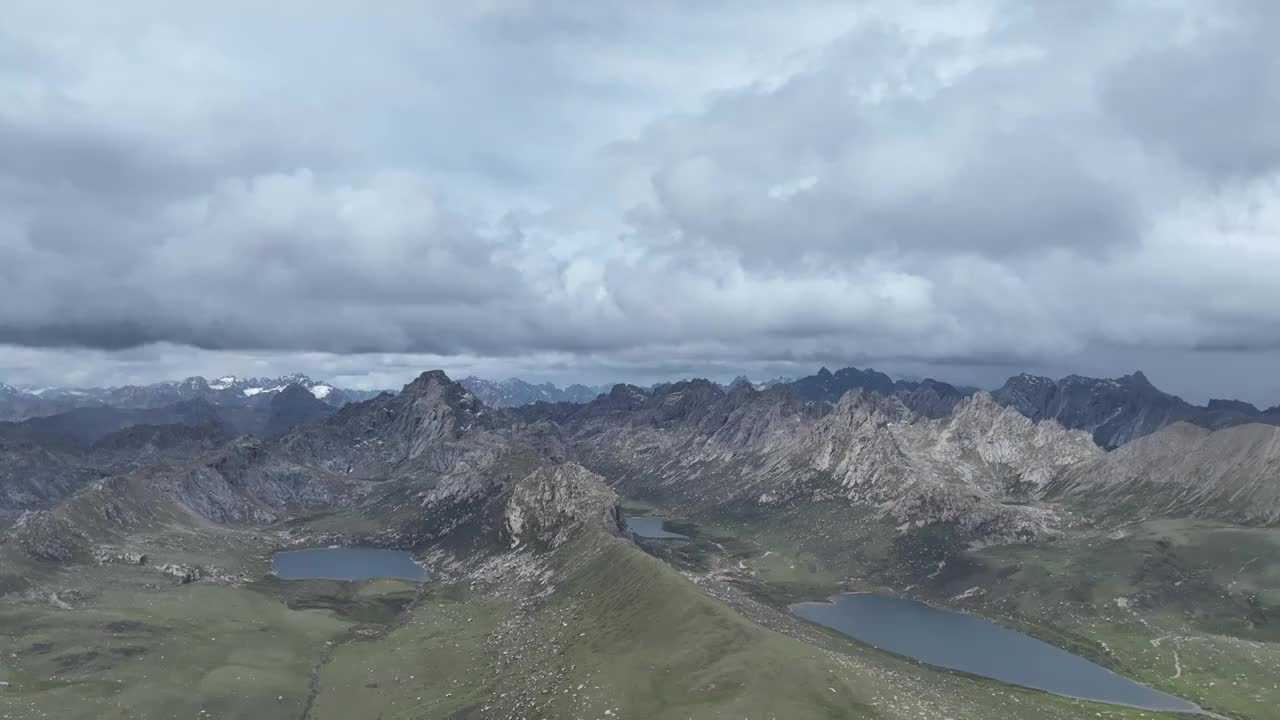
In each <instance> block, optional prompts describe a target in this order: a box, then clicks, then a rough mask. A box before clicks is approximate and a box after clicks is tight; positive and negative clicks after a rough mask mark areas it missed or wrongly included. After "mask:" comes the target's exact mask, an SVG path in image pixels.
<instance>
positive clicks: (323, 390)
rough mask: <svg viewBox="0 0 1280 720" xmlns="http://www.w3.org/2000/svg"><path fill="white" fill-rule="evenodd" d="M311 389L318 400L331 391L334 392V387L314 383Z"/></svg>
mask: <svg viewBox="0 0 1280 720" xmlns="http://www.w3.org/2000/svg"><path fill="white" fill-rule="evenodd" d="M309 389H310V390H311V394H312V395H315V396H316V399H317V400H323V399H325V398H326V397H328V396H329V393H331V392H333V388H332V387H330V386H328V385H312V386H311V387H310V388H309Z"/></svg>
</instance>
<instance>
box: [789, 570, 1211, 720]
mask: <svg viewBox="0 0 1280 720" xmlns="http://www.w3.org/2000/svg"><path fill="white" fill-rule="evenodd" d="M791 611H792V612H793V613H795V614H796V615H797V616H799V617H802V618H804V619H805V620H809V621H811V622H815V623H818V624H819V625H825V626H827V627H829V628H831V629H833V630H837V631H839V632H841V633H843V634H845V635H848V636H849V637H852V638H855V639H857V640H861V641H862V642H864V643H867V644H868V645H874V646H875V647H878V648H880V649H882V650H888V651H889V652H893V653H897V654H899V655H905V656H907V657H910V658H914V659H916V660H919V661H920V662H924V663H928V664H930V665H937V666H940V667H944V668H949V669H951V670H959V671H961V672H966V673H970V674H973V675H981V676H983V677H988V678H992V679H995V680H1000V681H1002V682H1006V683H1010V684H1012V685H1021V686H1023V687H1029V688H1035V689H1037V690H1044V691H1047V692H1051V693H1054V694H1057V695H1065V696H1067V697H1073V698H1079V699H1082V700H1096V701H1099V702H1105V703H1112V704H1116V705H1128V706H1130V707H1136V708H1142V709H1145V710H1161V711H1172V712H1186V713H1196V712H1201V710H1200V707H1199V706H1197V705H1196V704H1195V703H1191V702H1188V701H1186V700H1183V699H1182V698H1178V697H1174V696H1172V695H1169V694H1166V693H1163V692H1160V691H1159V690H1155V689H1152V688H1149V687H1147V686H1146V685H1142V684H1139V683H1137V682H1134V681H1133V680H1130V679H1129V678H1126V677H1124V676H1122V675H1117V674H1115V673H1113V672H1111V671H1110V670H1107V669H1106V668H1104V667H1101V666H1099V665H1095V664H1094V663H1092V662H1089V661H1088V660H1085V659H1084V658H1082V657H1079V656H1076V655H1072V654H1071V653H1069V652H1067V651H1065V650H1062V649H1060V648H1057V647H1054V646H1053V645H1050V644H1048V643H1045V642H1041V641H1040V640H1037V639H1035V638H1033V637H1031V636H1030V635H1026V634H1023V633H1020V632H1017V631H1016V630H1011V629H1009V628H1006V627H1003V626H1001V625H997V624H995V623H992V622H989V621H987V620H984V619H983V618H980V617H978V616H977V615H970V614H968V613H957V612H950V611H948V610H940V609H938V608H935V607H930V606H929V605H926V604H924V603H920V602H915V601H913V600H902V599H899V598H893V597H887V596H884V595H876V594H873V593H851V594H847V595H837V596H836V597H833V598H831V602H825V603H799V604H796V605H792V606H791Z"/></svg>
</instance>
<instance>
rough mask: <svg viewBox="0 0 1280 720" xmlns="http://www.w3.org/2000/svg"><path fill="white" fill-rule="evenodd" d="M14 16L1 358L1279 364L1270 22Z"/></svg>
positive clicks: (1278, 208) (936, 14) (668, 10)
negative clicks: (1147, 357) (1201, 360)
mask: <svg viewBox="0 0 1280 720" xmlns="http://www.w3.org/2000/svg"><path fill="white" fill-rule="evenodd" d="M20 5H21V7H20V8H18V10H19V11H20V12H16V13H15V14H14V18H13V19H12V20H13V21H12V22H10V23H6V25H7V27H6V29H5V31H4V32H5V33H6V34H4V35H0V282H2V283H3V285H2V287H0V294H2V296H0V343H8V344H11V345H20V346H29V347H31V348H39V347H57V348H64V349H65V348H72V347H76V346H82V347H85V348H90V349H104V350H110V351H113V352H114V353H115V354H114V355H113V357H118V356H121V354H120V352H119V351H120V350H121V349H128V348H142V349H139V350H136V351H133V352H137V353H142V354H143V355H144V356H145V355H147V353H148V352H150V353H151V354H152V356H153V357H154V358H155V359H154V362H155V363H157V366H160V365H163V366H164V367H172V366H175V365H176V361H174V362H173V363H170V361H169V360H168V359H164V358H169V357H171V356H172V354H173V353H175V352H176V351H174V350H173V348H179V347H189V348H199V349H202V351H201V352H203V351H209V352H212V353H214V354H217V353H221V354H222V356H225V357H228V358H232V357H235V358H241V360H242V361H243V362H249V360H245V359H244V358H248V357H250V356H252V357H253V358H255V359H254V360H253V361H252V362H253V363H258V362H262V360H261V357H260V356H258V355H256V353H268V354H272V356H273V357H295V356H300V355H305V354H307V353H325V354H326V355H325V357H326V358H328V359H326V360H324V363H325V364H324V365H323V367H327V368H332V369H333V370H335V371H338V370H341V371H342V372H348V371H350V370H351V367H350V366H349V364H348V363H347V361H338V360H334V359H333V358H342V357H343V356H344V355H351V357H353V358H363V359H362V360H359V362H365V361H369V358H371V357H373V356H372V355H369V354H368V353H380V354H386V353H391V354H404V356H403V357H404V358H414V359H415V361H416V360H418V359H424V358H425V359H430V360H433V361H441V362H440V364H448V362H447V361H448V360H449V359H450V358H453V359H456V360H457V361H458V362H462V363H464V364H465V365H466V366H467V367H478V368H484V367H497V366H496V365H492V364H490V365H486V363H494V362H497V361H496V360H494V359H495V358H496V359H505V360H504V361H505V362H508V363H510V364H521V366H522V367H526V368H528V367H532V368H535V369H536V368H537V367H543V368H589V372H591V373H593V374H596V375H604V374H607V372H608V371H607V368H609V367H615V368H617V369H618V371H619V372H623V371H626V372H633V373H635V374H637V375H643V374H644V372H645V371H643V370H642V368H646V367H647V368H650V369H653V368H669V369H673V368H696V367H711V368H721V369H724V371H725V372H730V371H731V370H732V369H734V368H745V367H756V368H773V369H778V368H787V367H799V366H801V365H804V364H806V363H813V364H823V363H827V364H840V362H841V358H844V359H845V362H852V361H855V360H857V361H859V362H862V363H863V364H877V362H876V360H877V359H880V360H881V361H884V362H890V363H897V364H900V365H902V366H904V367H906V366H911V367H920V366H924V367H934V366H941V365H949V366H953V367H957V368H961V369H964V368H978V367H986V368H993V367H1001V368H1003V367H1004V366H1008V365H1013V364H1020V365H1036V364H1039V365H1044V366H1049V365H1050V363H1048V362H1047V361H1048V360H1051V359H1061V358H1064V357H1086V356H1088V357H1091V358H1107V357H1113V358H1120V357H1124V358H1125V362H1126V363H1127V362H1128V361H1129V359H1130V358H1131V355H1130V353H1132V352H1143V351H1145V352H1150V353H1152V354H1153V356H1154V355H1155V354H1159V353H1165V352H1171V351H1195V350H1196V349H1205V348H1252V349H1258V350H1263V349H1266V348H1272V347H1275V343H1274V342H1273V341H1274V338H1275V337H1276V336H1277V328H1280V310H1277V308H1280V289H1277V286H1276V283H1275V282H1274V278H1273V277H1271V276H1272V274H1273V273H1274V268H1276V267H1278V266H1280V247H1277V244H1276V243H1275V241H1274V238H1275V237H1276V235H1277V233H1280V200H1277V197H1280V193H1278V192H1277V191H1278V190H1280V175H1278V174H1277V168H1280V131H1277V128H1280V122H1277V120H1278V119H1280V66H1278V65H1277V62H1278V61H1277V60H1276V55H1275V53H1274V52H1272V51H1271V44H1272V38H1274V37H1275V35H1276V33H1277V31H1280V22H1278V21H1280V14H1277V12H1276V11H1275V10H1274V6H1273V5H1271V4H1269V3H1262V2H1253V3H1250V2H1237V3H1231V4H1223V5H1221V6H1218V5H1215V6H1212V7H1204V6H1187V7H1180V6H1177V5H1161V6H1158V7H1157V6H1148V5H1143V4H1135V3H1102V2H1100V3H1053V2H1045V3H1038V4H1034V5H1031V6H1025V5H1023V4H1021V3H1018V4H1005V3H987V2H974V3H972V4H964V5H954V4H933V3H920V4H915V3H909V4H899V3H866V4H862V5H857V6H850V5H847V4H845V3H834V4H832V5H830V6H825V5H812V6H809V7H806V8H805V11H804V12H790V11H787V10H784V9H782V8H780V7H779V6H776V5H774V4H771V3H733V4H723V5H719V6H715V5H710V4H708V5H699V6H697V7H694V6H689V5H685V4H679V3H660V4H657V5H654V6H652V7H651V8H646V9H644V10H643V11H638V10H637V9H636V8H635V7H634V6H631V5H629V4H624V3H600V4H593V5H592V6H591V7H590V8H582V7H580V6H578V5H555V4H552V5H550V6H539V5H526V4H523V3H519V2H504V1H498V0H495V1H494V2H491V3H485V4H482V5H478V6H476V7H474V8H472V7H465V8H464V7H461V6H457V7H455V6H452V5H444V4H441V5H440V6H437V7H434V8H431V9H430V11H427V10H413V11H410V10H408V9H405V8H402V9H400V10H397V11H395V12H393V11H391V10H389V9H386V8H379V9H377V10H369V11H365V10H361V9H359V8H357V7H355V6H354V5H353V6H342V5H340V4H334V5H332V6H324V7H320V8H319V9H316V10H314V11H312V12H309V13H308V15H307V17H305V18H303V17H300V16H296V15H295V14H294V11H293V10H291V9H290V8H288V7H284V6H281V7H277V8H274V9H271V10H270V11H264V12H263V13H262V15H261V16H260V17H257V18H256V19H255V22H254V23H253V24H247V23H246V22H245V21H243V19H242V18H241V17H240V15H238V14H237V12H238V11H237V10H236V9H235V8H232V9H230V10H226V11H220V12H216V13H215V12H213V11H212V10H208V9H202V8H195V7H193V8H190V9H184V10H181V11H178V10H173V11H171V12H165V13H155V12H154V8H151V9H147V8H142V7H141V6H138V7H133V6H129V5H127V4H125V5H122V6H121V8H120V9H119V11H118V12H103V13H98V14H96V15H93V16H91V17H80V15H79V14H77V13H74V12H69V10H71V9H72V8H71V6H67V7H60V6H59V4H58V3H51V4H40V5H36V4H30V5H22V4H20ZM244 9H245V8H241V10H244ZM295 9H296V8H295ZM303 23H305V25H306V28H307V32H305V33H300V32H296V29H297V27H298V26H299V25H301V24H303ZM290 28H293V29H294V30H295V31H289V29H290ZM335 47H341V48H342V52H341V53H335V52H334V48H335ZM150 347H155V348H167V349H164V350H159V349H157V350H154V351H149V350H147V349H146V348H150ZM31 352H38V351H36V350H32V351H31ZM60 352H63V351H60ZM88 352H92V351H88ZM192 352H196V351H192ZM94 357H97V358H99V361H100V362H105V361H104V360H101V357H102V356H101V355H94ZM200 357H201V358H208V357H212V356H211V355H209V354H207V353H205V354H200ZM145 362H146V361H145V360H139V359H137V358H134V357H131V358H130V359H129V361H128V363H129V364H128V367H130V368H135V367H139V366H141V365H143V364H145ZM202 362H203V361H202ZM273 362H274V361H273ZM352 362H356V361H352ZM396 362H399V361H396ZM405 362H408V360H405ZM1117 362H1119V361H1118V360H1117ZM166 363H169V364H166ZM339 366H341V367H339ZM396 367H399V365H397V366H396ZM1123 369H1126V370H1127V369H1129V367H1128V366H1127V365H1126V366H1125V368H1123ZM963 372H969V371H968V370H963ZM974 372H977V371H974ZM122 375H127V376H128V377H134V375H135V374H134V371H133V370H129V371H128V372H127V373H126V372H123V371H122Z"/></svg>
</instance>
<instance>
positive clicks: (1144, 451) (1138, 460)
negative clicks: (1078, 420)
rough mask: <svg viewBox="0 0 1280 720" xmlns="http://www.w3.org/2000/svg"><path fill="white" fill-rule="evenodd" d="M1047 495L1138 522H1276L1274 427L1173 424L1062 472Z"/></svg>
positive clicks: (1279, 512) (1278, 483)
mask: <svg viewBox="0 0 1280 720" xmlns="http://www.w3.org/2000/svg"><path fill="white" fill-rule="evenodd" d="M1048 494H1049V496H1050V497H1051V498H1053V499H1058V500H1067V501H1073V502H1079V503H1082V504H1085V505H1088V506H1091V507H1094V508H1098V509H1100V510H1102V511H1104V512H1111V513H1120V514H1125V515H1133V516H1138V517H1159V516H1170V515H1171V516H1193V517H1205V518H1216V519H1221V520H1228V521H1231V522H1237V523H1242V524H1248V525H1275V524H1280V428H1278V427H1275V426H1272V425H1261V424H1249V425H1239V426H1235V427H1230V428H1225V429H1222V430H1216V431H1209V430H1206V429H1204V428H1200V427H1196V426H1193V425H1190V424H1187V423H1179V424H1176V425H1173V426H1171V427H1169V428H1166V429H1164V430H1161V431H1160V432H1157V433H1154V434H1152V435H1149V436H1147V437H1144V438H1141V439H1138V440H1135V441H1134V442H1131V443H1129V444H1128V445H1125V446H1124V447H1122V448H1119V449H1118V450H1115V451H1113V452H1111V453H1108V454H1107V455H1105V456H1102V457H1097V458H1094V459H1093V460H1091V461H1089V462H1084V463H1081V464H1079V465H1076V466H1074V467H1071V468H1069V469H1067V471H1066V472H1064V473H1062V475H1061V477H1060V478H1058V479H1057V480H1055V481H1054V482H1053V483H1052V484H1051V485H1050V486H1049V488H1048Z"/></svg>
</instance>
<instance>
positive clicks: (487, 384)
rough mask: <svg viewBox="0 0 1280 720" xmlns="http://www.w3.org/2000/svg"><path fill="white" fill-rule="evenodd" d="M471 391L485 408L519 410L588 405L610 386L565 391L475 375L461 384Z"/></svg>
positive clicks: (568, 388)
mask: <svg viewBox="0 0 1280 720" xmlns="http://www.w3.org/2000/svg"><path fill="white" fill-rule="evenodd" d="M458 382H459V383H460V384H461V385H462V386H463V387H465V388H466V389H467V390H469V391H471V392H472V393H473V394H474V395H475V396H476V397H478V398H480V401H481V402H483V403H484V404H485V405H488V406H489V407H493V408H509V407H520V406H521V405H532V404H534V403H537V402H552V403H554V402H572V403H585V402H591V401H592V400H595V399H596V396H598V395H600V393H603V392H608V391H609V387H610V386H608V385H595V386H592V385H579V384H576V383H575V384H573V385H569V386H567V387H564V388H560V387H557V386H556V385H553V384H551V383H541V384H538V385H535V384H533V383H529V382H525V381H524V380H521V379H520V378H508V379H506V380H485V379H483V378H478V377H476V376H474V375H470V376H467V377H465V378H463V379H461V380H459V381H458Z"/></svg>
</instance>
